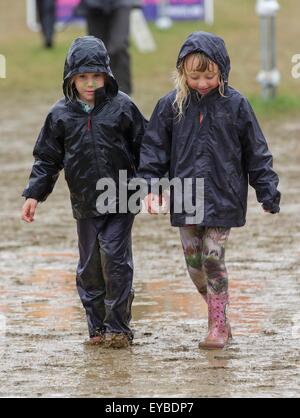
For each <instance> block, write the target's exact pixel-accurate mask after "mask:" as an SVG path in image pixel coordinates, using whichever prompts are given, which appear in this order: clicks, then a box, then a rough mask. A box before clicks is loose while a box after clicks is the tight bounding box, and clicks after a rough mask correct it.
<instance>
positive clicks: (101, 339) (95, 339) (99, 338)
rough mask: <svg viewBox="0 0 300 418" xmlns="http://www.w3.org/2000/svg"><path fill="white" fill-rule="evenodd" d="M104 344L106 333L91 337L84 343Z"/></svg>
mask: <svg viewBox="0 0 300 418" xmlns="http://www.w3.org/2000/svg"><path fill="white" fill-rule="evenodd" d="M103 344H104V335H96V336H95V337H90V339H89V340H87V341H85V342H84V345H88V346H90V345H103Z"/></svg>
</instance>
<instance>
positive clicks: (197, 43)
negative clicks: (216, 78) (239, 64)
mask: <svg viewBox="0 0 300 418" xmlns="http://www.w3.org/2000/svg"><path fill="white" fill-rule="evenodd" d="M195 52H203V53H204V54H205V55H207V56H208V57H209V58H210V59H211V60H212V61H213V62H215V63H216V64H218V66H219V68H220V71H221V75H222V78H223V81H224V83H225V84H227V83H228V77H229V72H230V58H229V55H228V52H227V49H226V46H225V43H224V41H223V39H222V38H220V37H219V36H217V35H214V34H213V33H209V32H193V33H191V34H190V35H189V37H188V38H187V40H186V41H185V42H184V44H183V45H182V47H181V49H180V52H179V56H178V59H177V64H176V66H177V68H178V66H179V65H180V63H181V62H182V60H183V59H184V58H185V57H186V56H187V55H189V54H191V53H195Z"/></svg>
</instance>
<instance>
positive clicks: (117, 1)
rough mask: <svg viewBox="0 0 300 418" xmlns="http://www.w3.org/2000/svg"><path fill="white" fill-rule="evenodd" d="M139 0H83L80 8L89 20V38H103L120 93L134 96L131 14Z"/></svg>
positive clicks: (138, 4)
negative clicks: (131, 64) (130, 43)
mask: <svg viewBox="0 0 300 418" xmlns="http://www.w3.org/2000/svg"><path fill="white" fill-rule="evenodd" d="M138 6H140V1H139V0H81V2H80V4H79V7H78V9H79V10H80V12H81V13H84V15H85V17H86V19H87V31H88V34H89V35H93V36H95V37H96V38H99V39H102V41H103V42H104V44H105V46H106V48H107V50H108V53H109V55H110V58H111V69H112V71H113V73H114V75H115V77H116V80H117V81H118V84H119V87H120V90H122V91H123V92H124V93H126V94H131V93H132V82H131V69H130V54H129V35H130V12H131V9H132V8H133V7H138Z"/></svg>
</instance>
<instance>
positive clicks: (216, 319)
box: [199, 293, 232, 350]
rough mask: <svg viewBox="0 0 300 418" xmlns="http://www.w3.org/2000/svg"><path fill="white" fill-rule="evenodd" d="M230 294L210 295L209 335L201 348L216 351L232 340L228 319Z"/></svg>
mask: <svg viewBox="0 0 300 418" xmlns="http://www.w3.org/2000/svg"><path fill="white" fill-rule="evenodd" d="M227 305H228V294H227V293H223V294H220V295H210V294H208V335H207V337H206V338H205V340H204V341H202V342H200V343H199V348H202V349H205V350H214V349H221V348H224V347H225V345H226V344H227V343H228V341H229V340H230V339H231V338H232V335H231V328H230V325H229V322H228V321H227V319H226V307H227Z"/></svg>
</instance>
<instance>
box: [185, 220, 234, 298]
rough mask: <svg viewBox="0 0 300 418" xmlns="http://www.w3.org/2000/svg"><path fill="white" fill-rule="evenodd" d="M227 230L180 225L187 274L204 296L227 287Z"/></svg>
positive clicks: (224, 290) (222, 291) (219, 291)
mask: <svg viewBox="0 0 300 418" xmlns="http://www.w3.org/2000/svg"><path fill="white" fill-rule="evenodd" d="M229 232H230V229H228V228H208V227H199V226H197V225H191V226H186V227H180V238H181V243H182V247H183V252H184V256H185V261H186V264H187V269H188V272H189V275H190V277H191V279H192V281H193V283H194V284H195V286H196V288H197V289H198V291H199V293H201V294H202V295H203V297H204V298H205V299H207V293H209V294H215V295H216V294H221V293H222V294H224V293H227V291H228V276H227V270H226V266H225V246H226V243H227V240H228V236H229Z"/></svg>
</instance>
